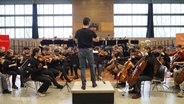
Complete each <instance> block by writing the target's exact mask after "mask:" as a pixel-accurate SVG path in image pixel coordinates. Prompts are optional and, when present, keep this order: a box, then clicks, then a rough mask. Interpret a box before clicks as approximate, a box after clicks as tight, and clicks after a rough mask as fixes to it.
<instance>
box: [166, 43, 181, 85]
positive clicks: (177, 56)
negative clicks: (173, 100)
mask: <svg viewBox="0 0 184 104" xmlns="http://www.w3.org/2000/svg"><path fill="white" fill-rule="evenodd" d="M169 56H173V58H174V59H172V60H171V67H170V71H171V72H173V78H174V79H175V78H176V76H177V73H178V72H180V70H179V69H180V67H181V66H180V65H179V63H180V62H181V63H182V62H183V61H184V50H183V49H182V45H177V46H176V51H175V52H172V53H170V54H169ZM174 88H175V89H179V85H178V84H177V83H176V82H175V81H174Z"/></svg>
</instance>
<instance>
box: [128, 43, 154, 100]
mask: <svg viewBox="0 0 184 104" xmlns="http://www.w3.org/2000/svg"><path fill="white" fill-rule="evenodd" d="M144 55H145V56H144V57H145V60H146V61H147V64H146V67H145V69H144V70H143V72H142V73H141V74H140V76H138V77H137V79H136V83H135V84H134V85H132V86H133V88H134V89H133V90H132V91H129V93H133V96H132V99H137V98H140V97H141V93H140V91H141V82H142V81H151V80H152V79H153V75H154V72H153V71H154V61H153V60H154V55H153V54H152V53H151V48H150V47H149V46H145V47H144Z"/></svg>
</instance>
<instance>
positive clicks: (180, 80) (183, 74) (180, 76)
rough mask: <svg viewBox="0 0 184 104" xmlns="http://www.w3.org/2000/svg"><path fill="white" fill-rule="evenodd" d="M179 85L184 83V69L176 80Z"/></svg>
mask: <svg viewBox="0 0 184 104" xmlns="http://www.w3.org/2000/svg"><path fill="white" fill-rule="evenodd" d="M175 81H176V83H177V84H181V83H182V82H183V81H184V68H182V71H181V72H180V74H179V75H178V76H177V77H176V79H175Z"/></svg>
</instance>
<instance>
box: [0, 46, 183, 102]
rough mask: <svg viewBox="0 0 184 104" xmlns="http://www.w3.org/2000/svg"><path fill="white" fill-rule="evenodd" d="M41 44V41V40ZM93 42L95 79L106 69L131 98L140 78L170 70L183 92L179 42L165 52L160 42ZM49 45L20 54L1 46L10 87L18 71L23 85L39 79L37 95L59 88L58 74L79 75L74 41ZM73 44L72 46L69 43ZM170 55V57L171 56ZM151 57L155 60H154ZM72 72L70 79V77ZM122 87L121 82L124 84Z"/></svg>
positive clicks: (3, 69) (63, 77) (65, 77)
mask: <svg viewBox="0 0 184 104" xmlns="http://www.w3.org/2000/svg"><path fill="white" fill-rule="evenodd" d="M42 44H43V43H42ZM96 45H97V46H94V48H93V49H94V51H93V52H94V62H95V63H94V67H95V68H96V73H97V74H96V75H97V79H98V80H101V79H102V77H103V75H102V73H103V71H107V72H109V73H110V74H112V75H113V76H114V80H117V81H118V82H120V83H123V84H124V85H125V84H126V83H128V85H129V89H130V88H131V89H133V90H131V91H129V93H130V94H131V93H133V95H132V98H133V99H137V98H140V97H141V93H140V90H141V88H140V86H141V82H142V81H147V80H149V81H151V80H152V79H153V77H159V78H161V79H162V81H164V77H165V76H163V75H161V74H160V72H166V71H170V72H173V78H174V84H175V86H177V87H178V88H179V89H180V92H179V93H178V96H180V97H181V95H182V94H183V92H181V91H183V83H184V82H183V80H184V77H183V72H184V70H183V66H184V62H183V61H184V50H183V47H182V46H181V45H177V46H176V51H174V52H172V53H167V52H166V51H165V49H164V48H165V47H163V46H161V45H159V46H158V47H154V49H153V48H152V47H150V46H145V47H144V48H143V49H144V50H141V48H140V47H138V46H134V47H128V48H127V46H126V47H125V46H123V45H116V44H115V45H111V46H104V45H103V46H101V45H102V44H96ZM68 46H69V47H67V46H55V47H54V48H53V47H50V46H49V45H44V46H42V47H41V48H42V49H40V48H34V49H32V50H31V49H30V48H29V47H24V48H23V50H22V53H21V54H16V53H15V52H14V51H13V50H12V49H9V50H8V51H6V52H5V49H4V47H0V55H1V56H2V57H1V58H0V63H1V65H0V67H1V72H2V73H3V74H5V75H12V82H11V83H12V88H14V89H18V88H19V87H18V86H16V84H15V81H16V78H17V75H20V82H21V86H20V87H24V83H25V79H26V78H28V77H29V76H31V78H32V80H35V81H39V82H42V83H43V84H42V86H40V88H39V89H38V93H37V94H38V95H39V96H45V92H46V91H47V89H48V88H49V86H50V85H51V84H52V83H53V84H54V85H55V86H56V87H57V88H59V89H62V88H63V85H60V84H59V83H58V82H57V80H56V79H57V77H59V79H61V80H66V82H69V83H70V82H72V81H73V80H77V79H78V78H79V77H80V75H79V73H78V71H80V70H79V59H78V48H77V47H76V46H75V45H68ZM71 46H72V47H71ZM171 56H172V58H170V57H171ZM153 60H154V61H153ZM69 76H72V79H70V78H71V77H69ZM123 87H124V86H123Z"/></svg>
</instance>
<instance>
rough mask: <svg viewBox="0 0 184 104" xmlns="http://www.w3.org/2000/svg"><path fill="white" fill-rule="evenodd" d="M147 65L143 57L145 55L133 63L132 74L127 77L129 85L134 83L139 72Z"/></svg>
mask: <svg viewBox="0 0 184 104" xmlns="http://www.w3.org/2000/svg"><path fill="white" fill-rule="evenodd" d="M146 65H147V61H146V59H145V56H144V57H142V58H141V59H140V60H139V61H138V62H137V63H136V65H135V69H134V70H133V72H132V74H131V75H130V77H129V78H128V83H129V84H130V85H134V84H135V83H136V80H137V77H139V76H140V74H141V73H142V72H143V70H144V69H145V67H146Z"/></svg>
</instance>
